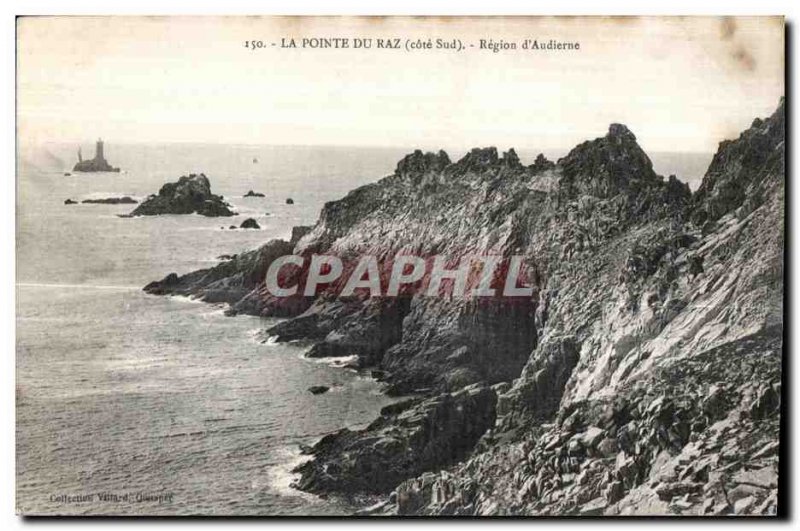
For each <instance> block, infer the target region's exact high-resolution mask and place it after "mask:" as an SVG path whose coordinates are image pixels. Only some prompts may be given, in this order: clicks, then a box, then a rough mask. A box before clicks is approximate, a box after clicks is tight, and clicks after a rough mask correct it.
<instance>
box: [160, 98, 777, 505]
mask: <svg viewBox="0 0 800 531" xmlns="http://www.w3.org/2000/svg"><path fill="white" fill-rule="evenodd" d="M784 137H785V116H784V102H783V100H781V102H780V105H779V107H778V109H777V110H776V111H775V113H774V114H773V115H772V116H770V117H768V118H765V119H757V120H755V121H754V122H753V124H752V126H751V127H750V128H748V129H747V130H746V131H744V132H743V133H742V134H741V135H740V136H739V137H738V138H737V139H733V140H726V141H724V142H722V143H721V144H720V145H719V149H718V151H717V153H716V155H715V156H714V158H713V160H712V162H711V165H710V166H709V168H708V170H707V172H706V174H705V176H704V178H703V181H702V184H701V185H700V187H699V188H698V190H697V191H696V192H695V193H692V192H691V191H690V189H689V187H688V186H687V185H685V184H684V183H682V182H680V181H679V180H678V179H677V178H675V177H672V176H671V177H669V178H667V179H664V178H663V177H661V176H659V175H657V174H656V173H655V172H654V170H653V167H652V164H651V162H650V159H649V157H648V156H647V154H646V153H645V152H644V151H643V150H642V149H641V148H640V146H639V145H638V143H637V141H636V137H635V136H634V134H633V133H632V132H631V131H630V130H628V129H627V128H626V127H625V126H623V125H620V124H612V125H611V126H610V127H609V129H608V133H607V134H606V135H605V136H603V137H601V138H597V139H594V140H591V141H587V142H584V143H582V144H580V145H578V146H577V147H575V148H574V149H573V150H572V151H570V152H569V153H568V154H567V155H566V156H565V157H563V158H561V159H559V160H558V161H556V162H553V161H549V160H547V159H546V158H545V157H544V156H539V157H537V159H536V161H535V162H534V164H532V165H530V166H525V165H523V164H522V163H521V162H520V160H519V158H518V157H517V155H516V153H515V152H514V150H509V151H508V152H506V153H503V154H502V155H501V154H499V153H498V152H497V150H496V149H495V148H482V149H474V150H472V151H470V152H469V153H467V154H466V155H465V156H464V157H462V158H461V159H460V160H458V161H456V162H452V161H451V160H450V158H449V156H448V155H447V154H446V153H444V152H442V151H440V152H438V153H423V152H421V151H416V152H414V153H411V154H409V155H407V156H406V157H404V158H403V159H402V160H401V161H400V162H399V163H398V164H397V168H396V170H395V172H394V173H393V174H392V175H390V176H388V177H386V178H384V179H382V180H380V181H378V182H376V183H374V184H370V185H366V186H363V187H361V188H358V189H356V190H354V191H352V192H351V193H350V194H348V195H347V196H346V197H344V198H343V199H341V200H338V201H333V202H330V203H327V204H326V205H325V207H324V208H323V210H322V212H321V214H320V218H319V221H318V222H317V224H316V225H315V226H314V227H313V228H311V229H310V230H309V231H308V232H306V230H305V229H302V230H298V231H296V233H295V234H293V238H292V241H291V242H286V241H282V240H273V241H271V242H268V243H266V244H265V245H264V246H263V247H261V248H260V249H258V250H255V251H250V252H248V253H241V254H239V255H237V256H235V257H232V258H231V259H230V260H227V261H225V262H223V263H220V264H219V265H217V266H215V267H212V268H209V269H205V270H201V271H196V272H192V273H189V274H186V275H183V276H178V275H177V274H174V273H173V274H170V275H169V276H168V277H166V278H165V279H163V280H161V281H157V282H153V283H151V284H149V285H148V286H146V287H145V290H146V291H148V292H150V293H155V294H181V295H189V296H195V297H199V298H201V299H203V300H206V301H209V302H227V303H229V304H230V308H229V310H228V311H229V313H231V314H236V313H248V314H253V315H260V316H279V317H288V318H289V319H287V320H285V321H282V322H280V323H279V324H278V325H276V326H273V327H271V328H270V329H268V330H266V331H265V332H264V335H265V336H269V337H271V338H273V340H277V341H291V340H297V339H302V340H305V341H309V342H311V343H312V345H311V347H310V349H309V352H308V355H309V356H345V355H348V356H349V355H356V356H357V358H358V361H357V362H356V366H357V367H360V368H363V369H372V374H373V375H374V376H376V377H378V378H379V379H381V380H382V381H384V382H385V384H386V391H387V392H388V393H390V394H393V395H403V396H407V398H406V399H405V400H403V401H401V402H398V403H397V404H393V405H391V406H388V407H387V408H385V409H384V411H382V414H381V416H380V418H378V419H376V420H375V421H374V422H373V423H372V424H370V425H369V426H368V427H367V428H365V429H363V430H356V431H352V430H346V429H345V430H341V431H339V432H336V433H332V434H329V435H327V436H325V437H323V438H322V439H321V440H320V441H319V442H318V443H317V444H316V445H314V446H313V447H311V448H306V449H305V452H306V453H307V454H309V455H311V456H312V459H311V460H310V461H308V462H306V463H304V464H303V465H301V466H300V467H299V468H298V469H297V472H298V474H299V479H298V481H297V483H296V486H297V487H298V488H300V489H303V490H306V491H310V492H314V493H319V494H327V495H330V494H333V495H344V496H353V495H373V496H380V497H382V502H381V503H380V504H378V505H376V506H374V507H371V508H370V509H368V510H367V511H365V513H367V514H382V515H394V514H403V515H586V516H593V515H625V514H636V515H644V514H676V515H727V514H775V513H776V511H777V507H778V495H777V493H778V451H779V430H780V408H781V397H782V393H781V389H782V383H781V382H782V372H781V356H782V348H783V341H782V338H783V244H784V191H785V144H784ZM295 235H296V236H297V237H294V236H295ZM291 253H294V254H298V255H301V256H305V257H308V256H310V255H312V254H333V255H336V256H340V257H346V256H362V255H374V256H377V257H378V258H379V259H380V260H381V263H384V262H385V263H387V264H391V261H392V259H393V257H395V256H396V255H397V254H398V253H407V254H414V255H416V256H421V257H428V256H434V255H447V256H449V257H451V258H453V259H459V258H463V257H468V256H474V255H487V254H492V255H501V256H503V257H510V256H512V255H521V256H523V257H524V266H525V271H526V272H527V273H526V278H527V279H528V282H529V283H530V285H531V286H532V287H533V288H534V291H533V294H532V295H531V296H529V297H521V298H512V299H509V298H503V297H486V298H480V299H476V298H451V297H426V296H424V295H421V294H418V293H406V294H404V293H402V292H401V296H399V297H393V298H388V297H387V298H381V297H377V298H368V297H366V296H361V295H356V296H352V297H347V298H341V297H335V296H333V295H332V293H333V292H334V291H333V289H334V288H335V286H331V288H330V289H331V291H329V292H325V291H323V292H322V293H319V294H318V295H316V296H313V297H305V296H302V295H296V296H292V297H285V298H277V297H274V296H272V295H271V294H269V293H268V292H267V291H266V289H265V288H264V284H263V282H264V274H265V272H266V269H267V268H268V266H269V264H270V263H271V262H272V261H273V260H275V258H277V257H278V256H281V255H284V254H291ZM307 265H308V260H306V266H304V267H303V268H296V269H295V270H294V272H293V277H292V278H290V279H289V280H300V279H302V278H303V277H304V276H305V275H307V274H308V271H307V269H306V268H307ZM426 280H427V279H426V278H423V279H422V280H421V281H420V282H421V283H424V282H426Z"/></svg>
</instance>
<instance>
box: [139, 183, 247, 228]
mask: <svg viewBox="0 0 800 531" xmlns="http://www.w3.org/2000/svg"><path fill="white" fill-rule="evenodd" d="M195 213H196V214H200V215H201V216H209V217H217V216H233V215H235V213H234V212H233V211H232V210H231V209H230V205H229V204H228V203H226V202H225V199H224V198H223V197H222V196H219V195H214V194H212V193H211V183H210V182H209V180H208V177H206V176H205V175H204V174H202V173H201V174H199V175H196V174H194V173H192V174H190V175H188V176H186V175H184V176H183V177H181V178H180V179H178V181H177V182H174V183H167V184H165V185H164V186H162V187H161V189H160V190H159V191H158V194H157V195H151V196H149V197H148V198H147V199H145V200H144V201H142V203H141V204H140V205H139V206H138V207H136V208H135V209H134V211H133V212H131V214H130V215H131V216H158V215H161V214H195Z"/></svg>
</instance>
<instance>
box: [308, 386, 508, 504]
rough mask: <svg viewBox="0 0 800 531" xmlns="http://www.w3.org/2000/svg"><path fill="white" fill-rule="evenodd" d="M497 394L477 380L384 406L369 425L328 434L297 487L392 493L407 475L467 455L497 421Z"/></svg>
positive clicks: (314, 449)
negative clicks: (455, 389)
mask: <svg viewBox="0 0 800 531" xmlns="http://www.w3.org/2000/svg"><path fill="white" fill-rule="evenodd" d="M496 400H497V397H496V395H495V393H494V391H493V390H492V389H490V388H488V387H479V386H472V387H468V388H465V389H462V390H461V391H459V392H458V393H454V394H443V395H440V396H437V397H434V398H430V399H428V400H424V401H421V402H414V401H409V402H407V403H405V404H403V405H400V406H397V405H395V406H389V407H387V408H385V409H384V411H383V412H382V413H383V414H382V415H381V417H380V418H378V419H377V420H375V421H374V422H373V423H372V424H370V426H368V427H367V428H366V429H364V430H361V431H359V432H352V431H350V430H347V429H343V430H341V431H339V432H337V433H334V434H331V435H327V436H325V437H323V438H322V439H321V440H320V441H319V442H318V443H317V444H316V445H314V447H313V448H311V450H310V453H311V454H312V455H313V456H314V459H313V460H312V461H309V462H307V463H304V464H303V465H300V466H299V467H298V468H297V470H296V471H297V472H300V474H301V477H300V479H299V480H298V482H297V485H296V486H297V487H298V488H300V489H302V490H305V491H309V492H317V493H325V492H332V491H333V492H340V493H347V494H360V493H361V494H363V493H367V494H375V493H378V494H380V493H388V492H389V491H391V490H392V489H393V488H394V487H395V486H396V485H397V484H398V483H400V482H401V481H402V480H404V479H407V478H410V477H414V476H416V475H418V474H421V473H423V472H426V471H428V470H432V469H438V468H440V467H441V466H443V465H447V464H451V463H455V462H457V461H458V460H460V459H463V458H464V457H465V456H466V455H467V454H468V453H469V451H470V450H471V449H472V447H473V446H474V445H475V443H476V442H477V440H478V439H479V438H480V437H481V435H483V433H484V432H485V431H486V430H487V429H488V428H489V427H490V426H491V425H492V423H493V422H494V409H495V403H496Z"/></svg>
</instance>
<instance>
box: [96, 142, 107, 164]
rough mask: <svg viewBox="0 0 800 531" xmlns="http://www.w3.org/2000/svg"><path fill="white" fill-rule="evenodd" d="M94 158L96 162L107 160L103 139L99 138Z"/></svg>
mask: <svg viewBox="0 0 800 531" xmlns="http://www.w3.org/2000/svg"><path fill="white" fill-rule="evenodd" d="M94 158H95V160H105V157H104V156H103V139H102V138H98V139H97V146H96V147H95V151H94Z"/></svg>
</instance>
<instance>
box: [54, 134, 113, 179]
mask: <svg viewBox="0 0 800 531" xmlns="http://www.w3.org/2000/svg"><path fill="white" fill-rule="evenodd" d="M72 171H79V172H85V173H90V172H104V171H105V172H116V173H119V168H115V167H113V166H111V164H109V163H108V161H107V160H106V159H105V156H104V154H103V140H102V139H100V138H98V139H97V144H96V145H95V152H94V158H93V159H89V160H83V155H82V154H81V148H78V162H77V164H75V167H74V168H72ZM65 175H69V174H65Z"/></svg>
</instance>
